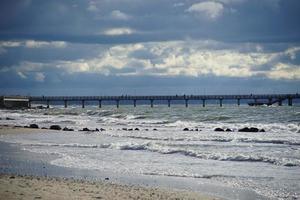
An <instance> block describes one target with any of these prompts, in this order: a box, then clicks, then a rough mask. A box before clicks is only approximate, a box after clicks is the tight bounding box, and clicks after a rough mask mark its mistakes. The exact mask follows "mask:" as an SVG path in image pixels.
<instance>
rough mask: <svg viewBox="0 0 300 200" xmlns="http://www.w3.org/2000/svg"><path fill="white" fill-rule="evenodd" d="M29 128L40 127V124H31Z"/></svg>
mask: <svg viewBox="0 0 300 200" xmlns="http://www.w3.org/2000/svg"><path fill="white" fill-rule="evenodd" d="M29 128H39V126H38V125H37V124H30V125H29Z"/></svg>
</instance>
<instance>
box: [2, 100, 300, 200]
mask: <svg viewBox="0 0 300 200" xmlns="http://www.w3.org/2000/svg"><path fill="white" fill-rule="evenodd" d="M0 117H1V120H0V124H1V125H13V126H15V125H17V126H26V125H29V124H33V123H34V124H37V125H38V126H39V127H40V128H41V127H45V128H49V127H50V126H51V125H54V124H56V125H60V126H61V127H62V128H64V127H68V128H72V129H74V131H44V130H42V129H39V131H35V132H34V133H28V134H11V135H8V134H6V135H1V136H0V141H1V142H5V143H8V144H11V145H17V146H19V147H20V148H21V149H22V150H23V151H27V152H31V153H35V154H36V153H37V154H47V155H55V158H54V159H51V160H50V161H49V164H50V165H53V166H59V167H64V168H73V169H74V168H75V169H82V170H91V171H96V172H99V173H102V172H111V173H114V174H119V175H130V176H134V177H139V176H140V177H144V178H145V177H146V178H145V179H147V177H149V179H151V180H155V179H157V180H160V179H165V180H168V179H169V180H174V181H173V182H174V185H176V187H178V188H180V185H181V183H182V184H187V183H188V184H189V185H190V188H191V189H192V190H195V191H197V190H198V189H199V188H200V189H199V190H202V192H203V190H205V187H204V186H203V185H210V186H211V187H210V190H209V189H207V188H206V189H207V193H211V194H214V191H216V190H217V191H218V192H216V194H217V195H219V196H220V197H222V198H224V199H253V198H254V197H255V198H256V199H300V106H299V105H294V106H254V107H251V106H248V105H241V106H237V105H232V104H228V105H223V107H219V106H218V105H207V106H206V107H202V105H189V107H188V108H186V107H185V106H184V105H179V104H177V105H171V107H170V108H169V107H168V106H167V105H155V106H154V107H153V108H151V107H150V106H149V105H138V106H137V107H133V105H121V106H120V107H119V108H116V107H115V106H113V105H104V106H103V107H102V108H98V106H97V105H88V106H86V107H85V108H81V107H80V105H71V106H68V108H64V107H63V106H62V105H55V106H53V107H51V108H49V109H23V110H0ZM244 127H256V128H258V129H264V131H265V132H239V131H238V130H239V129H241V128H244ZM83 128H88V129H90V130H96V129H99V131H80V130H82V129H83ZM101 128H102V131H101ZM185 128H187V129H188V130H184V129H185ZM215 128H222V129H230V130H231V132H229V131H224V132H217V131H214V129H215ZM0 154H1V153H0ZM170 182H172V181H170ZM175 182H176V184H175ZM158 186H159V183H158ZM203 188H204V189H203ZM211 188H215V189H211ZM220 188H225V189H224V193H222V191H223V189H220ZM228 188H229V189H230V191H232V192H237V193H242V192H241V191H244V194H247V192H248V193H249V192H250V193H252V198H251V195H250V197H249V196H248V195H236V196H232V195H231V196H230V195H228V194H229V193H228ZM225 191H227V192H225ZM245 191H246V192H245ZM204 192H205V191H204ZM226 195H227V196H226ZM253 195H254V196H253Z"/></svg>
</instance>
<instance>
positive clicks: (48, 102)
mask: <svg viewBox="0 0 300 200" xmlns="http://www.w3.org/2000/svg"><path fill="white" fill-rule="evenodd" d="M47 108H50V101H49V100H47Z"/></svg>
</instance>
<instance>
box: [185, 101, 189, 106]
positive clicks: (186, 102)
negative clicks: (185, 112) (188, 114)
mask: <svg viewBox="0 0 300 200" xmlns="http://www.w3.org/2000/svg"><path fill="white" fill-rule="evenodd" d="M188 102H189V100H188V99H186V100H185V107H186V108H187V107H188V106H189V103H188Z"/></svg>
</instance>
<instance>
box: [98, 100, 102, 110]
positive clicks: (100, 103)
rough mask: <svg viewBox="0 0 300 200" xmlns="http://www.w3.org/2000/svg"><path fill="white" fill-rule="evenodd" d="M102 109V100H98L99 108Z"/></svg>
mask: <svg viewBox="0 0 300 200" xmlns="http://www.w3.org/2000/svg"><path fill="white" fill-rule="evenodd" d="M101 107H102V100H99V108H101Z"/></svg>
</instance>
